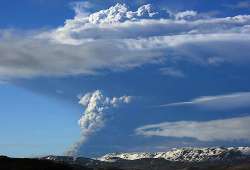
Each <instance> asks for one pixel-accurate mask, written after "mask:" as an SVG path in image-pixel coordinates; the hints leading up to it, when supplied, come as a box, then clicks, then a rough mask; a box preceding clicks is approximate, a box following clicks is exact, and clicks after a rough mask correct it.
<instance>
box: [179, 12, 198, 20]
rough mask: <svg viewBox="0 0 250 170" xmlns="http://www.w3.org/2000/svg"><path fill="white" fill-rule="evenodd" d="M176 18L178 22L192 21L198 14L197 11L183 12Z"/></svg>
mask: <svg viewBox="0 0 250 170" xmlns="http://www.w3.org/2000/svg"><path fill="white" fill-rule="evenodd" d="M174 16H175V19H177V20H182V19H184V20H186V19H192V18H194V17H195V16H197V12H196V11H192V10H190V11H183V12H178V13H176V14H175V15H174Z"/></svg>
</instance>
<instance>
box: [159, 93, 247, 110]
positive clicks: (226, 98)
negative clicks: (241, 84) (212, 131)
mask: <svg viewBox="0 0 250 170" xmlns="http://www.w3.org/2000/svg"><path fill="white" fill-rule="evenodd" d="M184 105H195V106H200V107H203V108H208V109H234V108H242V107H249V106H250V92H238V93H231V94H224V95H217V96H202V97H198V98H194V99H192V100H190V101H184V102H176V103H168V104H164V105H161V106H162V107H170V106H184Z"/></svg>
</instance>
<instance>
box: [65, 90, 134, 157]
mask: <svg viewBox="0 0 250 170" xmlns="http://www.w3.org/2000/svg"><path fill="white" fill-rule="evenodd" d="M131 100H132V97H131V96H121V97H106V96H104V95H103V93H102V91H100V90H96V91H94V92H91V93H87V94H85V95H84V96H82V97H81V98H80V101H79V104H81V105H82V106H84V107H85V111H84V113H83V114H82V116H81V117H80V119H79V120H78V124H79V126H80V128H81V137H80V140H79V141H78V142H76V143H75V144H74V145H73V146H72V147H71V148H70V149H69V150H68V151H67V152H66V155H77V152H78V149H79V148H80V147H81V145H83V144H84V143H85V142H86V141H87V140H88V139H89V138H90V137H91V136H92V135H93V134H94V133H96V132H98V131H100V130H101V129H102V128H104V127H105V126H106V124H107V121H108V119H109V117H110V116H111V115H112V114H113V113H111V112H110V111H111V109H112V108H116V107H119V106H121V105H123V104H128V103H130V102H131Z"/></svg>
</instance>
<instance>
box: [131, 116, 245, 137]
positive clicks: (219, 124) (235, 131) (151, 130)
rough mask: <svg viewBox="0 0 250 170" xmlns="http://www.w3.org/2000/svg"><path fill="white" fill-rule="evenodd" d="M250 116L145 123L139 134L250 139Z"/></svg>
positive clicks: (137, 131)
mask: <svg viewBox="0 0 250 170" xmlns="http://www.w3.org/2000/svg"><path fill="white" fill-rule="evenodd" d="M249 122H250V116H247V117H238V118H230V119H220V120H211V121H178V122H163V123H159V124H152V125H145V126H142V127H139V128H137V129H136V130H135V132H136V134H137V135H143V136H163V137H177V138H184V137H189V138H195V139H197V140H200V141H217V140H218V141H234V140H238V141H239V140H249V141H250V131H249V128H250V123H249Z"/></svg>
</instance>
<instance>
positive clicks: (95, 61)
mask: <svg viewBox="0 0 250 170" xmlns="http://www.w3.org/2000/svg"><path fill="white" fill-rule="evenodd" d="M89 5H90V4H88V3H87V4H86V3H80V4H78V5H76V6H75V8H74V9H75V11H76V16H75V17H74V18H73V19H68V20H66V21H65V24H64V26H61V27H59V28H56V29H52V30H47V31H39V30H31V31H27V32H23V31H16V32H15V33H14V32H13V31H9V30H0V53H1V58H0V78H1V79H9V78H30V77H36V76H67V75H78V74H81V75H86V74H98V73H99V72H100V71H101V70H103V69H108V70H126V69H131V68H134V67H139V66H141V65H143V64H147V63H158V62H162V61H165V62H167V61H172V60H174V61H179V60H186V61H189V62H194V63H197V64H208V65H209V64H211V63H214V62H216V64H220V63H226V62H230V63H232V64H249V62H250V57H249V55H248V50H249V48H250V34H249V31H250V26H249V25H250V16H249V15H238V16H235V17H225V18H203V17H200V16H199V13H197V12H195V11H182V12H181V13H179V14H178V13H177V14H178V15H179V17H177V19H175V17H173V18H171V17H170V18H159V16H161V15H157V14H158V13H159V12H158V11H154V10H153V9H152V7H151V5H144V6H141V7H139V8H138V9H137V10H135V11H131V10H129V8H128V7H127V6H126V5H121V4H117V5H115V6H113V7H110V8H109V9H106V10H102V11H97V12H96V13H92V14H88V12H86V11H87V10H86V8H88V7H89ZM177 14H176V15H177ZM190 17H191V18H192V19H190ZM211 56H212V58H211ZM209 58H210V59H209ZM215 59H216V60H215ZM218 61H223V62H218Z"/></svg>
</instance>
